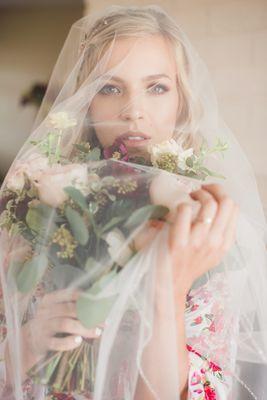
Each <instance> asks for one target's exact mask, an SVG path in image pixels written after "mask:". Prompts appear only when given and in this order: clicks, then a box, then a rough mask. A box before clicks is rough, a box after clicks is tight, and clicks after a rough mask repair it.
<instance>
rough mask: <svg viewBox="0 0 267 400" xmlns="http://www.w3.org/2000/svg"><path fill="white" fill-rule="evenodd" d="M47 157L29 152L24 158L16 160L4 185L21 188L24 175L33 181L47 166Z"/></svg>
mask: <svg viewBox="0 0 267 400" xmlns="http://www.w3.org/2000/svg"><path fill="white" fill-rule="evenodd" d="M48 164H49V163H48V159H47V158H46V157H44V156H42V155H40V154H38V153H33V154H31V155H30V156H29V157H28V158H27V159H26V160H24V161H23V160H17V161H15V162H14V164H13V165H12V167H11V169H10V171H9V173H8V175H7V181H6V185H7V188H8V189H9V190H12V191H17V190H19V191H20V190H22V189H23V187H24V185H25V177H27V178H28V179H29V180H30V181H32V182H34V181H35V180H36V179H38V178H39V176H40V174H42V173H43V172H44V171H45V170H46V169H47V168H48Z"/></svg>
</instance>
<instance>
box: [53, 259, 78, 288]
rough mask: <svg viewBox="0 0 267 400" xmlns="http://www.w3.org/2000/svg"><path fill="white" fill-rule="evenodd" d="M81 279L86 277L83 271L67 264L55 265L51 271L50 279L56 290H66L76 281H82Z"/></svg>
mask: <svg viewBox="0 0 267 400" xmlns="http://www.w3.org/2000/svg"><path fill="white" fill-rule="evenodd" d="M83 277H86V274H85V273H84V272H83V270H81V269H80V268H77V267H74V266H73V265H69V264H57V265H56V266H55V267H54V268H53V269H52V270H51V279H52V281H53V282H55V283H56V286H57V289H65V288H68V287H70V286H71V285H73V283H75V281H77V279H78V280H81V281H82V278H83ZM79 287H81V286H79Z"/></svg>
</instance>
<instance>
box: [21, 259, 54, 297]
mask: <svg viewBox="0 0 267 400" xmlns="http://www.w3.org/2000/svg"><path fill="white" fill-rule="evenodd" d="M47 267H48V260H47V257H46V255H45V254H44V253H41V254H38V255H35V256H33V257H32V259H31V260H29V261H26V262H25V263H24V264H23V266H22V268H21V270H20V272H19V273H18V275H17V276H16V278H15V279H16V283H17V288H18V290H19V291H20V292H22V293H29V292H30V291H32V290H33V289H34V288H35V287H36V285H37V284H38V282H39V281H40V280H41V278H42V276H43V274H44V273H45V270H46V268H47Z"/></svg>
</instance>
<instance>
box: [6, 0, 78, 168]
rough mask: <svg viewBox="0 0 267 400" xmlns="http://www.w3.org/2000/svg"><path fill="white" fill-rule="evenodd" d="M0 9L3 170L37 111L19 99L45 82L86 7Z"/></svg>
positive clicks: (12, 156) (23, 139)
mask: <svg viewBox="0 0 267 400" xmlns="http://www.w3.org/2000/svg"><path fill="white" fill-rule="evenodd" d="M78 4H79V1H77V6H75V7H70V6H69V7H64V8H62V6H61V7H54V6H51V7H38V8H28V7H23V8H13V7H12V8H8V9H3V8H0V171H1V173H2V174H3V173H4V172H5V171H6V169H7V168H8V166H9V164H10V162H11V161H12V159H13V158H14V157H15V155H16V153H17V151H18V150H19V148H20V147H21V145H22V144H23V143H24V141H25V139H26V137H27V135H28V134H29V130H30V129H31V126H32V122H33V118H34V115H35V112H36V109H35V107H34V106H27V107H25V108H22V107H21V106H19V99H20V97H21V95H22V93H23V92H25V90H26V91H27V90H28V89H29V87H30V86H31V85H32V84H33V83H35V82H36V81H41V82H46V81H47V80H48V79H49V76H50V73H51V69H52V67H53V65H54V63H55V61H56V58H57V56H58V53H59V51H60V49H61V47H62V45H63V41H64V40H65V37H66V35H67V33H68V30H69V28H70V26H71V24H72V23H73V22H74V21H75V20H77V19H79V18H81V17H82V13H83V8H82V7H81V6H79V5H78Z"/></svg>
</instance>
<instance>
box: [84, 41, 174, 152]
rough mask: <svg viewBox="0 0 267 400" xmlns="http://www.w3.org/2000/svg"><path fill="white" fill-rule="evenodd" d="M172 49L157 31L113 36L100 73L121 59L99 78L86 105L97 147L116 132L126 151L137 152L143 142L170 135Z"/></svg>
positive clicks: (107, 143) (107, 142)
mask: <svg viewBox="0 0 267 400" xmlns="http://www.w3.org/2000/svg"><path fill="white" fill-rule="evenodd" d="M173 53H174V52H173V48H172V46H171V44H170V43H169V42H168V41H167V40H166V39H164V37H163V36H161V35H147V36H145V37H142V38H138V39H137V38H126V39H119V40H117V41H116V42H115V45H114V47H113V50H112V54H111V56H110V59H109V61H108V63H107V65H106V68H105V71H104V75H108V70H110V69H111V68H115V67H116V66H118V64H119V63H121V62H122V61H123V62H122V63H121V65H119V66H118V67H117V68H116V70H115V72H114V74H112V75H110V78H108V79H107V80H105V85H104V86H103V87H102V88H101V90H100V91H99V92H98V93H97V94H96V95H95V97H94V99H93V101H92V103H91V105H90V110H89V114H90V119H91V121H92V123H93V126H94V128H95V132H96V135H97V137H98V140H99V141H100V143H101V144H102V146H103V147H108V146H110V145H112V144H113V143H114V141H115V140H116V139H117V138H119V137H120V138H121V139H122V140H123V142H124V144H125V145H126V147H127V149H128V152H129V153H130V154H131V153H132V154H140V153H141V154H142V153H145V152H146V149H147V147H148V146H149V145H153V144H156V143H160V142H162V141H164V140H169V139H170V138H171V137H172V136H173V132H174V128H175V125H176V118H177V110H178V103H179V96H178V88H177V67H176V62H175V58H174V54H173ZM125 57H126V58H125Z"/></svg>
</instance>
